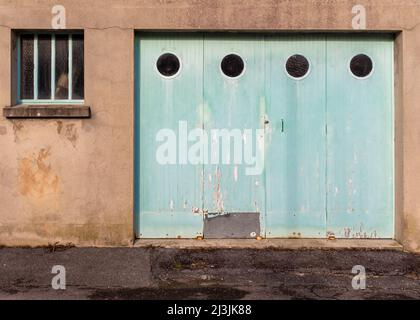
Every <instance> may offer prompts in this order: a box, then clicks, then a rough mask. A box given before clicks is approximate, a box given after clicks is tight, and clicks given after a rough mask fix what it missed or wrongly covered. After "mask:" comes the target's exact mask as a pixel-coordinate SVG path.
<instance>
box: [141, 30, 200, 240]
mask: <svg viewBox="0 0 420 320" xmlns="http://www.w3.org/2000/svg"><path fill="white" fill-rule="evenodd" d="M139 46H140V49H139V53H140V57H141V58H140V61H141V62H140V66H139V68H140V70H139V74H140V79H139V82H140V84H139V85H140V97H139V100H140V104H141V108H140V111H139V130H140V132H139V137H138V143H139V146H138V148H139V162H140V168H139V169H140V170H139V174H140V176H139V211H140V212H139V215H140V219H139V220H140V221H138V222H139V225H138V226H137V227H138V228H139V229H138V233H139V236H140V237H142V238H177V237H187V238H193V237H196V236H197V235H201V234H202V230H203V217H202V214H201V210H200V209H201V207H202V205H201V200H202V192H203V190H202V179H201V175H202V167H200V166H196V165H192V164H190V163H189V162H188V159H185V158H184V157H185V154H186V151H188V150H184V149H185V148H184V147H182V145H183V144H185V139H186V137H184V136H185V134H184V133H185V132H187V133H188V132H189V130H192V129H194V128H196V127H198V128H201V127H202V118H201V115H202V108H203V107H202V77H203V73H202V70H203V51H202V37H200V36H197V35H153V36H149V35H143V36H142V37H140V43H139ZM165 53H173V54H174V55H176V56H177V57H178V58H179V60H180V70H179V74H178V75H176V76H175V77H168V78H165V77H163V76H162V75H161V74H160V73H159V71H158V70H157V67H156V63H157V60H158V58H159V57H160V56H161V55H162V54H165ZM184 128H185V130H184ZM162 130H163V131H162ZM183 132H184V133H183ZM159 135H160V138H158V137H159ZM174 139H175V140H174ZM164 144H166V145H167V146H168V148H169V149H171V150H172V151H173V152H171V154H172V155H174V156H175V158H174V159H173V160H174V161H175V162H172V160H170V156H169V151H167V152H166V153H165V154H166V155H167V156H168V157H167V158H166V160H167V162H166V163H162V160H164V159H161V160H159V159H157V157H158V152H159V151H158V150H163V149H159V148H164Z"/></svg>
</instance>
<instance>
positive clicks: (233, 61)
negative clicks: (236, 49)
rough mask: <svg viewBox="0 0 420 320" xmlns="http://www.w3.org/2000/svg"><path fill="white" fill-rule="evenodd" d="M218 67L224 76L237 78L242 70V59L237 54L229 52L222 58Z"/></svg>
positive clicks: (243, 65) (243, 67)
mask: <svg viewBox="0 0 420 320" xmlns="http://www.w3.org/2000/svg"><path fill="white" fill-rule="evenodd" d="M220 68H221V69H222V72H223V74H224V75H225V76H227V77H229V78H237V77H239V76H240V75H242V73H243V72H244V69H245V63H244V60H242V58H241V57H240V56H238V55H237V54H229V55H227V56H226V57H224V58H223V60H222V63H221V64H220Z"/></svg>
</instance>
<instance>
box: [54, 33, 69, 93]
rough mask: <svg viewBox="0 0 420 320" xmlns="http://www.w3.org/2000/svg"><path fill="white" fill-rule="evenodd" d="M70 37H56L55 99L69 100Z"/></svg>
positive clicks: (59, 35)
mask: <svg viewBox="0 0 420 320" xmlns="http://www.w3.org/2000/svg"><path fill="white" fill-rule="evenodd" d="M68 39H69V37H68V35H61V34H57V35H56V36H55V99H58V100H63V99H68V96H69V41H68Z"/></svg>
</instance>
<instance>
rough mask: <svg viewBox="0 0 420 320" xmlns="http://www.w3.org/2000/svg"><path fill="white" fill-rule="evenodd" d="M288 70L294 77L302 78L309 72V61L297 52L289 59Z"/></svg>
mask: <svg viewBox="0 0 420 320" xmlns="http://www.w3.org/2000/svg"><path fill="white" fill-rule="evenodd" d="M286 71H287V73H288V74H289V76H291V77H292V78H295V79H302V78H304V77H305V76H306V75H307V74H308V72H309V61H308V59H306V58H305V57H304V56H302V55H300V54H295V55H293V56H291V57H290V58H289V59H287V61H286Z"/></svg>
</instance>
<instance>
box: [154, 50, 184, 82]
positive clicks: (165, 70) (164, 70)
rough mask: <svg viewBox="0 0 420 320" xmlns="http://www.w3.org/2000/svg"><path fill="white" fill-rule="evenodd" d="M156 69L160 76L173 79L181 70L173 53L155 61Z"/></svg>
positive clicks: (165, 54) (179, 63) (163, 55)
mask: <svg viewBox="0 0 420 320" xmlns="http://www.w3.org/2000/svg"><path fill="white" fill-rule="evenodd" d="M156 68H157V70H158V71H159V73H160V74H161V75H162V76H164V77H167V78H169V77H174V76H175V75H177V74H178V72H179V69H180V68H181V62H180V61H179V59H178V57H177V56H176V55H174V54H173V53H164V54H162V55H161V56H160V57H159V59H158V60H157V62H156Z"/></svg>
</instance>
